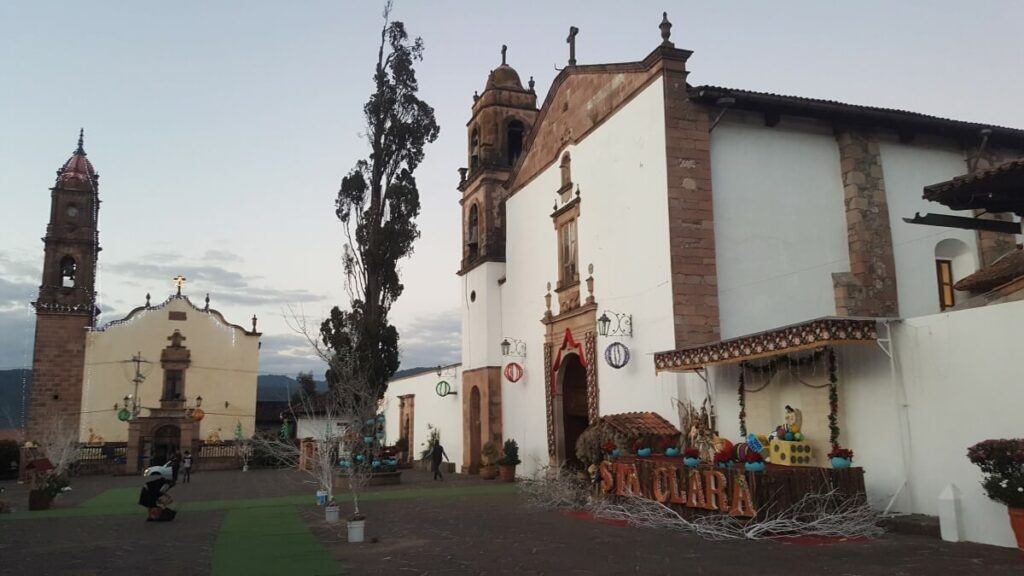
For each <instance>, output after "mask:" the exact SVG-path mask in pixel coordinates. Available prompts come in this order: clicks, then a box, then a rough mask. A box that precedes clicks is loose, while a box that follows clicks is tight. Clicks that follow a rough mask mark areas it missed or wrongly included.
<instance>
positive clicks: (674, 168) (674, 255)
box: [663, 61, 719, 347]
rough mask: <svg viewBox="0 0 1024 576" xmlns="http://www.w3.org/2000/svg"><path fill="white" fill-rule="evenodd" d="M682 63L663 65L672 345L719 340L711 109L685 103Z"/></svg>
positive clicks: (683, 65)
mask: <svg viewBox="0 0 1024 576" xmlns="http://www.w3.org/2000/svg"><path fill="white" fill-rule="evenodd" d="M686 76H687V71H686V66H685V61H680V62H677V61H672V62H666V63H665V66H664V69H663V77H664V87H665V96H664V98H665V160H666V163H667V171H666V172H667V176H668V178H667V195H668V218H669V224H668V225H669V253H670V256H671V270H672V314H673V317H674V324H675V343H676V346H677V347H682V346H687V345H693V344H702V343H704V342H711V341H714V340H717V339H718V338H719V310H718V270H717V265H716V261H715V222H714V212H713V200H712V190H711V135H710V132H709V130H710V119H709V115H710V112H711V110H710V109H709V108H707V107H706V106H704V105H702V104H699V103H696V102H694V101H693V100H691V99H690V96H689V93H688V90H689V89H688V87H687V84H686Z"/></svg>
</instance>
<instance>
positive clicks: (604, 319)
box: [597, 312, 612, 336]
mask: <svg viewBox="0 0 1024 576" xmlns="http://www.w3.org/2000/svg"><path fill="white" fill-rule="evenodd" d="M611 325H612V319H611V318H609V317H608V314H607V313H605V312H602V313H601V317H600V318H598V319H597V333H598V334H600V335H601V336H607V335H608V327H609V326H611Z"/></svg>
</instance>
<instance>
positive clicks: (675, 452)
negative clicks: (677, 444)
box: [665, 448, 679, 456]
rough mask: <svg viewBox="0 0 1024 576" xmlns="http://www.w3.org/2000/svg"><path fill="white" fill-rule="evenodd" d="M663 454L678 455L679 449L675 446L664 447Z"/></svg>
mask: <svg viewBox="0 0 1024 576" xmlns="http://www.w3.org/2000/svg"><path fill="white" fill-rule="evenodd" d="M665 456H679V450H677V449H675V448H666V449H665Z"/></svg>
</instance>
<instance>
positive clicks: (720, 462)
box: [714, 449, 732, 468]
mask: <svg viewBox="0 0 1024 576" xmlns="http://www.w3.org/2000/svg"><path fill="white" fill-rule="evenodd" d="M714 463H715V467H716V468H732V450H731V449H730V450H720V451H718V452H716V453H715V459H714Z"/></svg>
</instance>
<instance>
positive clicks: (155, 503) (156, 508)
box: [139, 472, 178, 522]
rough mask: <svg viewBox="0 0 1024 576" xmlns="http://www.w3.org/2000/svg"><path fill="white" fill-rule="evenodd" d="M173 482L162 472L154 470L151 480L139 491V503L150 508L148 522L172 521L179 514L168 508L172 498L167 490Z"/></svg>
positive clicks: (150, 476)
mask: <svg viewBox="0 0 1024 576" xmlns="http://www.w3.org/2000/svg"><path fill="white" fill-rule="evenodd" d="M172 485H173V484H172V482H171V481H170V480H169V479H167V478H165V477H164V476H163V475H162V474H161V473H160V472H153V473H152V474H150V475H149V480H148V481H147V482H146V484H145V485H144V486H143V487H142V491H141V492H140V493H139V505H140V506H144V507H145V508H147V509H148V510H149V516H148V517H147V518H146V521H147V522H170V521H171V520H174V517H175V516H176V515H177V514H178V513H177V512H175V511H174V510H171V509H170V508H168V506H169V505H170V504H171V502H172V499H171V496H170V494H168V493H167V491H168V490H169V489H170V488H171V486H172Z"/></svg>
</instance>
